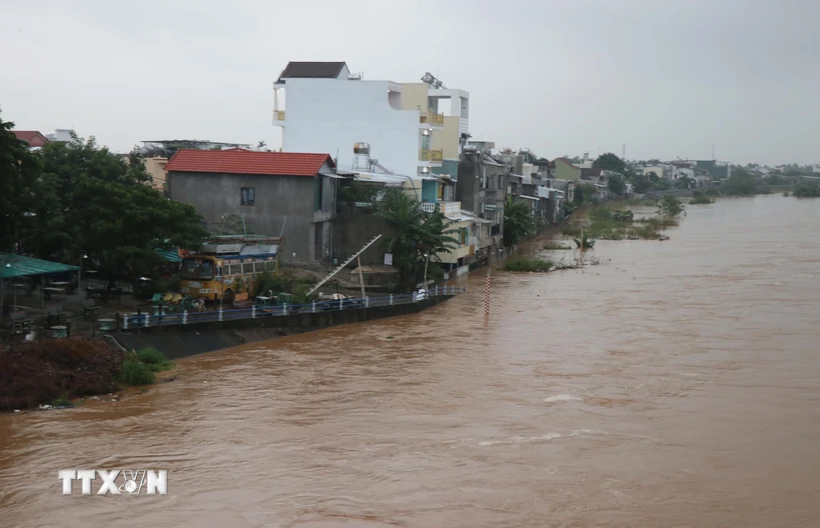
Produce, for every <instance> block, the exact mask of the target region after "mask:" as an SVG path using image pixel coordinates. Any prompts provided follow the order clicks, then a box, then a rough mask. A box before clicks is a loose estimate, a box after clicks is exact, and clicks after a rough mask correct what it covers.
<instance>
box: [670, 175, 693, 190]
mask: <svg viewBox="0 0 820 528" xmlns="http://www.w3.org/2000/svg"><path fill="white" fill-rule="evenodd" d="M694 183H695V180H694V179H693V178H690V177H689V176H682V177H680V178H678V179H677V180H675V188H677V189H689V188H691V187H692V185H693V184H694Z"/></svg>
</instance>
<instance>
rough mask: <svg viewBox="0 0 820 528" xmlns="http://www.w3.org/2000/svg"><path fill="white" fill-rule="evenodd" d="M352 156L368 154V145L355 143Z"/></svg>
mask: <svg viewBox="0 0 820 528" xmlns="http://www.w3.org/2000/svg"><path fill="white" fill-rule="evenodd" d="M353 153H354V154H370V143H356V144H355V145H353Z"/></svg>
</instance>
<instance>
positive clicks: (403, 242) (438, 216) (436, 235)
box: [376, 190, 456, 291]
mask: <svg viewBox="0 0 820 528" xmlns="http://www.w3.org/2000/svg"><path fill="white" fill-rule="evenodd" d="M376 215H377V216H379V217H381V218H383V219H384V220H385V221H387V223H388V225H390V227H392V228H393V234H392V235H390V236H387V237H385V238H384V240H383V245H384V247H385V249H386V251H388V252H389V253H392V254H393V266H394V267H396V268H397V269H398V270H399V286H400V288H402V289H403V290H404V291H411V290H412V289H413V286H414V284H415V283H416V282H418V280H419V279H420V278H421V276H422V275H423V272H424V265H425V262H426V260H427V257H426V256H425V255H429V259H430V262H438V261H439V257H438V253H440V252H447V253H449V252H450V250H451V249H454V248H455V247H456V240H455V238H453V237H452V236H451V234H452V233H454V232H455V230H453V229H450V224H451V223H452V222H449V221H448V220H447V219H446V218H445V217H444V215H443V214H442V213H441V211H439V210H438V208H437V209H436V211H435V212H433V213H430V214H428V213H425V212H424V211H422V209H421V205H420V204H419V202H418V201H417V200H415V199H414V198H411V197H409V196H408V195H407V194H406V193H404V192H402V191H399V190H391V191H388V193H387V194H386V195H385V197H384V199H383V200H382V202H381V206H380V207H379V210H378V211H376ZM428 271H429V270H428Z"/></svg>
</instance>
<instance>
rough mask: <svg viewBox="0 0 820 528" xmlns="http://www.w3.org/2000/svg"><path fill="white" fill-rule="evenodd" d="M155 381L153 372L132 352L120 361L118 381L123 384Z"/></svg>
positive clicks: (140, 383) (146, 383)
mask: <svg viewBox="0 0 820 528" xmlns="http://www.w3.org/2000/svg"><path fill="white" fill-rule="evenodd" d="M156 382H157V376H156V374H154V372H153V371H152V370H151V369H150V368H149V367H148V365H146V364H145V363H143V362H142V361H140V360H139V358H138V357H137V356H136V354H132V355H130V356H129V357H127V358H126V359H125V361H123V362H122V368H121V369H120V383H124V384H125V385H153V384H154V383H156Z"/></svg>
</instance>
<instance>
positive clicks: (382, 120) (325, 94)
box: [149, 62, 606, 273]
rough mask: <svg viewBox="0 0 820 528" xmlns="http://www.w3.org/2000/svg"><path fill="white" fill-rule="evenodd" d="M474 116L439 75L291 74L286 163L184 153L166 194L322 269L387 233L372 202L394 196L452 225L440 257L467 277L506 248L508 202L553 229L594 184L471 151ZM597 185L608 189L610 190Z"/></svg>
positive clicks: (195, 150) (281, 115)
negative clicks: (448, 246)
mask: <svg viewBox="0 0 820 528" xmlns="http://www.w3.org/2000/svg"><path fill="white" fill-rule="evenodd" d="M285 94H286V103H287V107H286V108H285V107H284V104H283V101H285ZM469 113H470V95H469V93H468V92H466V91H464V90H459V89H451V88H446V87H444V86H443V84H442V82H441V81H440V80H438V79H436V78H435V77H433V76H432V75H430V74H429V73H428V74H425V75H424V77H422V79H421V82H417V83H396V82H392V81H377V80H372V81H371V80H365V79H364V78H363V75H362V74H357V73H351V71H350V70H349V69H348V67H347V64H346V63H343V62H291V63H289V64H288V65H287V67H286V68H285V69H284V70H283V71H282V74H281V75H280V76H279V79H278V80H277V81H276V83H275V84H274V109H273V124H274V125H275V126H277V127H281V129H282V145H283V148H282V151H280V152H270V151H264V150H260V149H259V148H257V149H253V148H250V147H244V148H243V147H239V148H223V149H221V150H206V149H202V148H200V147H197V146H186V145H184V144H179V145H176V147H175V148H173V152H174V153H173V155H172V156H171V157H170V159H169V160H168V161H167V164H166V163H165V162H162V163H163V164H164V167H163V170H164V172H165V173H166V174H165V177H164V182H163V186H164V189H165V190H166V192H167V194H168V196H169V197H170V198H171V199H173V200H178V201H181V202H186V203H189V204H192V205H193V206H194V207H195V208H196V209H197V211H198V212H199V213H200V214H201V215H202V216H203V218H204V220H205V222H206V224H207V226H206V227H207V228H209V229H210V230H211V231H214V230H216V229H218V227H219V226H220V225H222V224H224V223H225V221H226V218H228V217H234V218H236V217H241V225H242V228H243V229H246V230H247V232H248V233H251V232H252V233H256V234H265V235H271V236H282V237H283V238H284V242H283V248H282V261H283V262H284V263H285V264H293V265H296V266H303V267H314V268H319V267H326V266H328V265H332V264H333V263H338V262H343V261H344V260H345V259H346V258H347V257H349V256H351V255H352V254H354V253H355V252H356V251H358V250H359V249H360V248H361V247H362V246H363V245H365V244H366V243H367V242H368V241H369V240H371V239H372V238H373V237H374V236H375V235H377V234H388V232H389V226H387V225H386V224H385V223H384V222H383V221H382V220H381V219H380V218H379V217H378V216H376V215H374V214H373V213H374V210H375V203H376V202H377V201H378V198H379V196H380V195H381V193H380V191H381V190H384V189H387V188H391V187H392V188H398V189H401V190H403V192H406V193H408V194H409V195H410V196H412V197H414V198H415V199H416V200H418V201H419V202H420V203H421V207H422V209H423V210H425V211H428V212H432V211H433V210H434V209H435V207H439V208H440V210H441V211H442V212H443V213H444V215H445V216H446V217H447V218H448V219H450V220H451V221H452V222H454V223H453V224H452V227H454V228H455V229H457V233H458V235H457V237H456V238H457V240H458V247H457V248H456V249H454V250H453V251H452V252H450V253H444V254H441V255H439V258H440V260H441V262H442V264H443V265H444V267H445V269H446V270H447V271H451V272H453V271H455V272H457V273H463V272H466V271H467V270H468V269H469V267H470V265H473V266H475V265H478V264H479V263H482V262H484V261H486V260H487V259H488V258H489V256H490V255H493V254H496V253H497V252H499V251H500V250H501V249H502V248H503V242H502V240H503V230H504V204H505V201H506V198H507V196H508V195H513V196H514V197H515V199H517V200H526V201H527V202H528V203H529V204H531V211H532V214H533V215H534V216H537V217H541V218H542V219H543V222H542V223H557V222H560V221H562V220H563V218H564V216H565V208H564V204H565V203H566V202H567V201H570V202H571V201H572V200H573V192H574V189H575V185H576V183H577V182H578V181H579V180H581V179H582V176H584V175H583V174H582V169H580V168H578V167H576V166H575V165H573V164H572V163H570V162H569V161H566V160H564V159H562V158H559V159H556V160H553V161H552V162H550V161H548V160H545V159H541V158H537V157H535V156H533V155H532V154H531V153H530V152H528V151H522V152H519V153H512V152H509V151H507V152H502V153H498V152H497V151H496V150H495V145H494V144H493V143H491V142H483V141H472V140H471V136H470V128H469ZM154 143H156V142H154ZM149 157H151V156H149ZM152 159H153V158H152ZM159 159H162V158H161V156H159ZM598 173H600V171H598ZM597 177H599V178H603V176H601V175H600V174H597ZM158 179H160V178H158ZM583 179H591V178H587V177H584V178H583ZM594 183H598V184H599V185H598V186H599V187H600V188H601V189H602V191H601V192H602V193H603V192H604V191H605V189H606V183H605V182H603V180H602V181H601V183H599V182H598V181H595V182H594ZM363 189H370V191H363ZM374 189H375V192H374ZM361 260H362V265H363V266H368V267H370V268H371V269H377V268H379V267H383V266H384V265H385V264H387V263H388V262H389V260H387V261H386V259H385V249H384V248H383V247H380V246H378V245H374V246H372V247H370V248H369V249H368V250H367V251H365V252H364V253H363V254H362V255H361Z"/></svg>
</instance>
